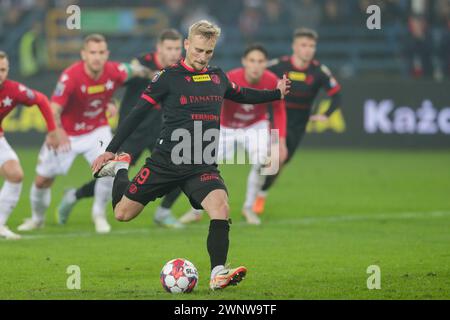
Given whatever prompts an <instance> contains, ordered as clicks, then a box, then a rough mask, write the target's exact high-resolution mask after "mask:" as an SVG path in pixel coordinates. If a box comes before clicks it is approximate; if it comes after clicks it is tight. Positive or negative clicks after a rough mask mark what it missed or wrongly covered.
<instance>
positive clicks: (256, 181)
mask: <svg viewBox="0 0 450 320" xmlns="http://www.w3.org/2000/svg"><path fill="white" fill-rule="evenodd" d="M267 60H268V53H267V51H266V49H265V48H264V47H263V46H262V45H259V44H254V45H250V46H249V47H247V48H246V50H245V52H244V55H243V57H242V65H243V67H241V68H237V69H234V70H231V71H229V72H227V76H228V79H229V80H230V81H233V82H234V83H236V84H237V85H239V86H241V87H248V88H253V89H261V90H262V89H275V88H276V87H277V83H278V80H279V79H278V77H277V76H276V75H275V74H274V73H272V72H270V71H269V70H266V67H267ZM269 106H270V104H269V103H264V104H256V105H252V104H241V103H237V102H234V101H231V100H224V103H223V106H222V113H221V116H220V133H221V135H220V140H219V153H218V154H219V155H218V157H219V161H221V160H223V159H230V158H231V157H234V155H235V153H236V149H235V148H236V144H237V145H238V146H241V147H242V149H244V150H246V151H247V152H248V154H249V158H250V163H251V164H252V169H251V171H250V174H249V176H248V179H247V192H246V198H245V202H244V205H243V208H242V214H243V216H244V217H245V219H246V221H247V223H249V224H255V225H259V224H260V223H261V221H260V219H259V217H258V216H257V215H256V214H255V213H254V212H253V210H252V206H253V202H254V201H255V197H256V193H257V192H258V191H259V190H260V188H261V186H262V183H263V182H264V177H265V176H264V175H262V174H261V169H262V168H263V167H264V164H265V163H266V162H267V160H269V159H270V157H269V147H270V145H271V143H270V142H271V141H270V123H269V117H268V107H269ZM272 106H273V119H274V125H273V129H276V130H278V137H279V140H278V141H275V143H279V159H273V160H274V161H275V160H278V161H280V162H281V163H282V162H283V161H284V160H285V159H286V157H287V148H286V111H285V107H284V100H279V101H274V102H272ZM278 167H279V166H278ZM201 214H202V210H196V209H191V210H190V211H189V212H187V213H186V214H185V215H183V216H182V217H181V218H180V221H181V222H182V223H190V222H194V221H199V220H200V218H201Z"/></svg>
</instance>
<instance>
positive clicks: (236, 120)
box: [220, 68, 286, 137]
mask: <svg viewBox="0 0 450 320" xmlns="http://www.w3.org/2000/svg"><path fill="white" fill-rule="evenodd" d="M227 76H228V79H230V81H231V82H234V83H236V84H237V85H238V86H240V87H248V88H252V89H258V90H273V89H276V87H277V83H278V77H277V76H276V75H275V74H274V73H272V72H270V71H268V70H266V71H264V73H263V75H262V77H261V79H260V81H259V82H258V83H256V84H250V83H248V82H247V80H246V79H245V71H244V68H237V69H233V70H231V71H228V72H227ZM271 103H272V105H273V114H274V128H275V129H278V130H280V132H279V133H280V136H281V137H285V136H286V111H285V107H284V101H283V100H278V101H274V102H271ZM269 105H270V103H262V104H255V105H253V104H241V103H237V102H233V101H231V100H224V102H223V105H222V113H221V116H220V124H221V125H223V126H225V127H229V128H245V127H248V126H250V125H252V124H254V123H256V122H258V121H261V120H267V119H268V118H269V117H268V112H267V107H268V106H269Z"/></svg>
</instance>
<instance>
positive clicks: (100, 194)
mask: <svg viewBox="0 0 450 320" xmlns="http://www.w3.org/2000/svg"><path fill="white" fill-rule="evenodd" d="M113 183H114V178H113V177H103V178H101V179H98V180H97V182H96V183H95V187H94V204H93V205H92V217H93V218H96V217H106V205H107V204H108V202H109V201H111V197H112V186H113Z"/></svg>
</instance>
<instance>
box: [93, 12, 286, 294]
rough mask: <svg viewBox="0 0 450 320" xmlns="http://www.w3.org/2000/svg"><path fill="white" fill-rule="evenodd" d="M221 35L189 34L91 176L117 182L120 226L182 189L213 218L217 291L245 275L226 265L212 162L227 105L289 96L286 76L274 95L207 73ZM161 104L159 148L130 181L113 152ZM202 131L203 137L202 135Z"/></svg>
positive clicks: (204, 24)
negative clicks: (177, 56)
mask: <svg viewBox="0 0 450 320" xmlns="http://www.w3.org/2000/svg"><path fill="white" fill-rule="evenodd" d="M219 35H220V29H219V28H218V27H217V26H215V25H213V24H211V23H210V22H208V21H205V20H202V21H199V22H196V23H194V24H193V25H192V26H191V27H190V28H189V35H188V38H187V39H186V40H185V41H184V47H185V49H186V58H185V59H184V60H181V61H180V62H179V63H177V64H176V65H173V66H171V67H169V68H165V69H163V70H161V71H160V72H159V73H158V74H157V75H156V76H155V77H154V78H153V80H152V82H151V84H150V85H149V86H148V87H147V89H146V90H145V92H144V93H143V94H142V96H141V99H140V101H139V102H138V103H137V105H136V106H135V107H134V108H133V111H132V112H131V113H130V114H129V115H128V117H127V119H126V120H125V121H124V122H123V123H122V125H121V126H120V127H119V129H118V130H117V133H116V135H115V136H114V138H113V140H112V141H111V142H110V144H109V145H108V147H107V148H106V152H105V153H103V154H102V155H100V156H99V157H98V158H97V159H96V160H95V161H94V163H93V165H92V171H93V173H94V176H96V177H99V178H102V177H109V176H113V177H114V186H113V195H112V203H113V208H114V214H115V217H116V219H117V220H119V221H130V220H132V219H134V218H135V217H137V216H138V215H139V214H140V212H141V211H142V210H143V209H144V207H145V205H147V204H148V203H149V202H151V201H154V200H155V199H156V198H158V197H162V196H164V195H165V194H167V193H168V192H170V191H171V190H173V189H174V188H176V187H180V188H181V189H182V190H183V192H184V193H185V194H186V196H187V197H188V198H189V201H190V202H191V204H192V206H193V207H194V208H196V209H205V210H206V212H208V214H209V216H210V218H211V221H210V225H209V233H208V237H207V250H208V254H209V257H210V263H211V278H210V279H211V280H210V288H211V289H212V290H216V289H221V288H225V287H227V286H229V285H233V284H237V283H238V282H240V281H241V280H242V279H243V278H244V276H245V275H246V273H247V269H246V268H245V267H243V266H241V267H237V268H230V267H226V266H225V264H226V260H227V255H228V247H229V237H228V236H229V230H230V226H229V220H228V219H229V205H228V195H227V191H226V190H227V189H226V186H225V183H224V182H223V179H222V177H221V176H220V172H219V170H218V169H217V164H216V162H215V161H216V157H215V156H214V154H215V152H214V151H215V150H217V146H218V138H219V128H220V122H219V121H220V111H221V105H222V102H223V99H224V98H227V99H231V100H233V101H236V102H239V103H250V104H259V103H266V102H270V101H276V100H280V99H283V97H284V95H286V94H287V93H288V92H289V80H288V79H287V78H286V77H283V79H282V80H280V81H279V82H278V85H277V89H276V90H255V89H250V88H244V87H240V86H238V85H237V84H235V83H234V82H231V81H230V80H229V79H228V78H227V76H226V74H225V73H224V72H223V71H222V70H221V69H220V68H217V67H210V66H209V65H208V63H209V61H210V59H211V58H212V56H213V53H214V48H215V45H216V42H217V39H218V37H219ZM158 103H160V104H161V108H162V111H163V127H162V130H161V133H160V136H159V139H158V142H157V144H156V146H155V149H154V152H153V153H152V155H151V157H150V158H147V160H146V163H145V165H144V166H143V167H142V169H141V170H140V172H139V173H138V174H137V175H136V177H135V178H134V179H133V180H132V181H130V180H129V178H128V168H129V164H130V162H131V159H130V156H129V155H128V154H126V153H122V154H118V155H117V154H116V152H117V151H118V150H119V149H120V146H121V144H122V143H123V142H124V141H125V140H126V139H127V137H128V136H129V135H130V134H131V133H132V132H133V130H134V129H135V128H136V126H137V125H138V124H139V122H140V121H142V119H143V116H144V115H145V113H146V111H147V110H149V108H151V107H153V106H154V105H156V104H158ZM199 129H200V131H201V132H204V133H205V135H203V134H202V133H201V132H200V133H198V132H199ZM180 134H181V135H180ZM199 134H200V136H199ZM210 135H212V136H210ZM211 139H212V140H211ZM180 148H181V150H180Z"/></svg>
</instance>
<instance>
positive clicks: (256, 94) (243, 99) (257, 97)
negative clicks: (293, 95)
mask: <svg viewBox="0 0 450 320" xmlns="http://www.w3.org/2000/svg"><path fill="white" fill-rule="evenodd" d="M290 87H291V81H290V80H289V79H287V78H286V76H283V79H281V80H279V82H278V85H277V89H276V90H256V89H251V88H245V87H239V86H238V85H236V84H235V83H234V82H229V86H228V88H227V91H226V92H225V99H229V100H232V101H235V102H238V103H248V104H259V103H266V102H271V101H276V100H280V99H284V97H285V96H286V95H287V94H288V93H289V89H290Z"/></svg>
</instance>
